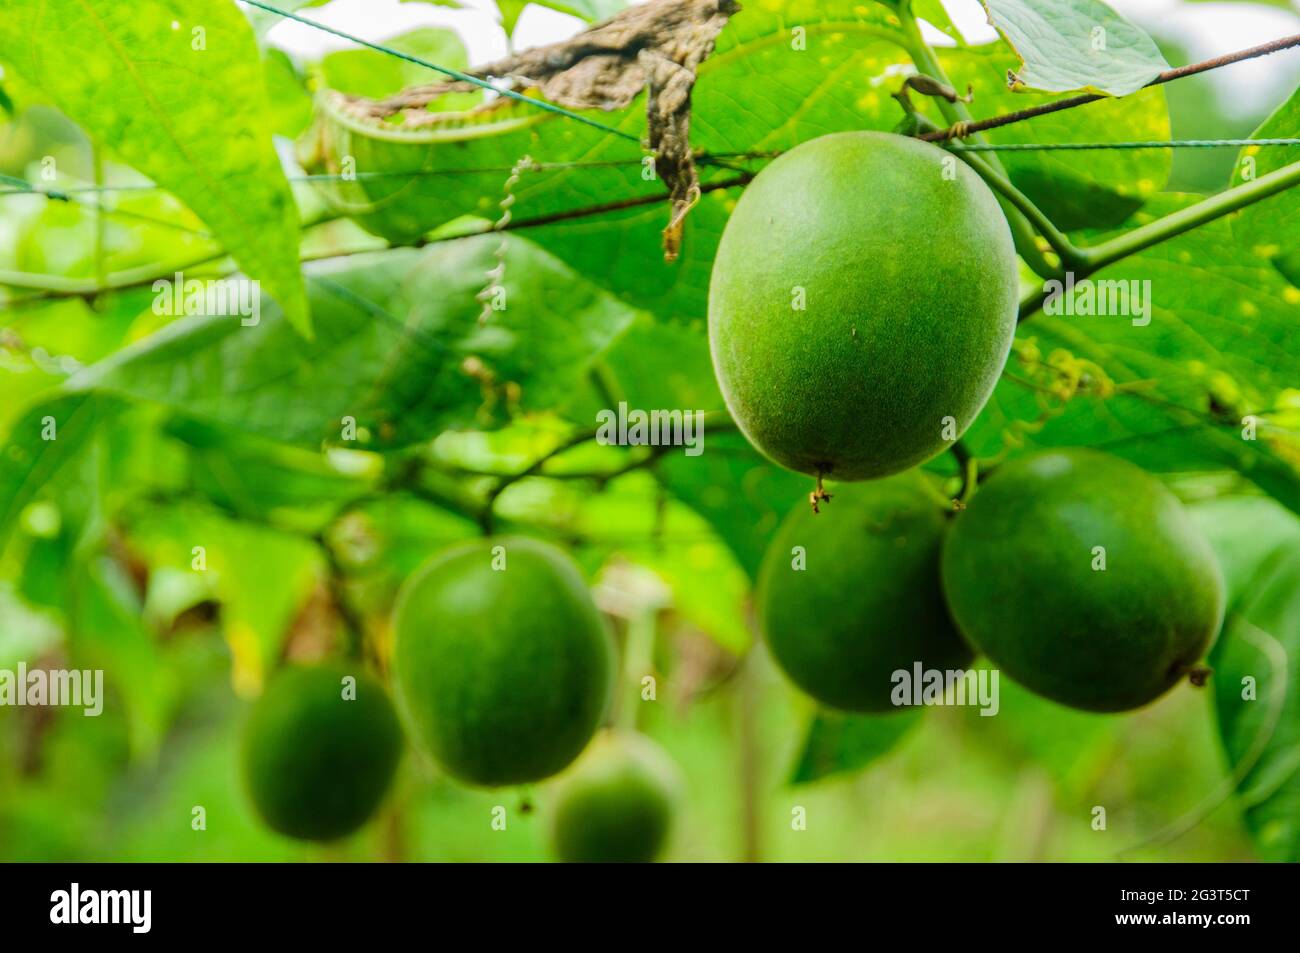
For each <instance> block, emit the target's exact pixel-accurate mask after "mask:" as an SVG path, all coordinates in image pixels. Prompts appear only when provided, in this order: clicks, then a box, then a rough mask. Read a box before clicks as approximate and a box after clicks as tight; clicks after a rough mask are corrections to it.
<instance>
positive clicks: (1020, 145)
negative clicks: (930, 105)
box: [946, 139, 1300, 152]
mask: <svg viewBox="0 0 1300 953" xmlns="http://www.w3.org/2000/svg"><path fill="white" fill-rule="evenodd" d="M1230 146H1235V147H1243V146H1300V139H1174V140H1169V141H1158V140H1148V141H1138V142H1002V143H969V144H966V143H962V144H960V145H949V146H947V147H946V148H948V149H951V150H952V151H953V152H1061V151H1064V152H1069V151H1072V150H1079V149H1219V148H1224V147H1230Z"/></svg>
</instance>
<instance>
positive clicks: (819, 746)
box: [790, 709, 921, 784]
mask: <svg viewBox="0 0 1300 953" xmlns="http://www.w3.org/2000/svg"><path fill="white" fill-rule="evenodd" d="M920 720H921V711H920V709H905V710H903V711H900V712H897V713H891V714H888V715H842V714H835V713H832V712H819V713H818V714H817V715H816V716H815V717H814V718H813V720H812V723H811V724H810V725H809V726H808V733H807V734H806V735H805V736H804V741H803V748H802V750H801V751H800V752H799V757H798V758H797V759H796V761H795V765H794V770H793V771H792V772H791V774H790V783H791V784H808V783H809V782H812V781H820V780H821V779H822V778H826V777H830V776H831V775H835V774H846V773H849V772H853V771H860V770H862V769H863V768H865V767H866V766H867V765H869V764H870V763H871V762H873V761H875V760H876V759H877V758H880V757H881V756H883V755H885V754H887V753H888V752H889V751H890V750H892V749H893V747H894V746H895V745H896V744H898V742H899V741H900V740H901V739H902V738H903V736H904V735H906V734H907V732H908V731H909V730H910V729H911V728H912V727H913V726H914V725H916V724H917V723H918V722H919V721H920Z"/></svg>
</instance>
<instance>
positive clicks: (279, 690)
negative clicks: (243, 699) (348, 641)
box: [242, 663, 402, 841]
mask: <svg viewBox="0 0 1300 953" xmlns="http://www.w3.org/2000/svg"><path fill="white" fill-rule="evenodd" d="M349 676H350V677H353V678H355V679H356V685H355V694H354V693H353V690H352V688H351V687H350V684H349V685H345V683H344V679H345V678H347V677H349ZM401 755H402V731H401V728H400V726H399V725H398V722H397V714H396V712H395V711H394V710H393V705H392V703H391V702H390V701H389V700H388V695H387V693H386V692H385V691H384V688H383V686H382V685H380V684H379V682H378V681H376V680H375V679H374V678H373V677H371V676H370V675H368V674H366V673H365V672H364V671H361V670H360V669H358V668H346V667H344V666H342V665H338V664H334V663H331V664H327V665H320V666H314V667H311V668H290V669H286V670H284V671H282V672H280V673H279V674H278V675H276V676H275V678H274V679H273V680H272V681H271V682H270V684H269V685H267V687H266V691H265V692H264V693H263V694H262V697H261V698H260V699H258V701H257V703H256V704H255V705H254V706H253V710H252V713H251V715H250V716H249V719H248V723H247V725H245V728H244V737H243V752H242V756H243V772H244V781H245V784H246V786H247V788H248V792H249V794H250V796H251V797H252V800H253V805H254V806H255V807H256V808H257V812H258V813H259V814H260V815H261V816H262V818H263V820H265V821H266V823H267V825H268V826H270V827H271V828H273V829H275V830H277V831H279V832H280V833H281V834H287V835H288V836H290V837H297V838H300V839H303V840H319V841H327V840H334V839H335V838H338V837H343V836H344V835H346V834H350V833H352V832H353V831H355V830H356V829H357V828H359V827H361V825H362V824H364V823H365V822H366V821H367V820H368V819H369V818H370V816H371V815H372V814H374V812H375V810H376V809H377V808H378V807H379V805H380V803H381V802H382V801H383V799H384V795H385V794H386V793H387V792H388V788H389V786H390V785H391V783H392V780H393V775H394V774H395V773H396V771H397V764H398V762H399V761H400V760H401Z"/></svg>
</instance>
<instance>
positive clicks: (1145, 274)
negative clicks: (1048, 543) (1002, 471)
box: [965, 196, 1300, 512]
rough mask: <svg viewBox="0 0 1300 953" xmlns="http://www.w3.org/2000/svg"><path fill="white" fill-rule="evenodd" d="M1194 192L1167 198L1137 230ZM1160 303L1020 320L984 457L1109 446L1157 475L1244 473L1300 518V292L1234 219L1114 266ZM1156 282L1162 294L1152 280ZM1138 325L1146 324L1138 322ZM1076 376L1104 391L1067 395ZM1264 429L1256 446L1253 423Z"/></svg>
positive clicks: (989, 416) (974, 437)
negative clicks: (1250, 419)
mask: <svg viewBox="0 0 1300 953" xmlns="http://www.w3.org/2000/svg"><path fill="white" fill-rule="evenodd" d="M1193 200H1194V197H1191V196H1187V197H1181V198H1179V197H1176V196H1161V197H1160V199H1159V201H1153V202H1152V203H1151V207H1150V209H1149V210H1144V211H1143V212H1142V213H1141V214H1140V215H1139V216H1138V217H1137V218H1136V219H1135V222H1134V224H1141V223H1142V222H1145V221H1148V220H1150V219H1151V218H1153V217H1154V216H1156V215H1158V214H1161V213H1165V212H1168V211H1170V210H1172V209H1175V208H1180V207H1184V206H1186V205H1187V204H1189V203H1190V202H1191V201H1193ZM1093 280H1094V281H1121V282H1125V283H1130V282H1136V283H1137V284H1136V285H1134V284H1126V285H1125V287H1126V288H1129V289H1132V288H1137V289H1138V290H1139V291H1141V292H1142V294H1143V300H1145V301H1147V302H1149V304H1150V322H1149V323H1147V324H1141V322H1142V321H1144V320H1145V318H1144V317H1142V316H1141V315H1140V314H1138V313H1137V311H1136V309H1131V310H1132V311H1133V313H1132V314H1117V315H1100V316H1099V315H1092V316H1088V315H1077V314H1076V315H1067V314H1059V315H1055V316H1054V315H1049V314H1038V315H1035V316H1034V317H1033V318H1032V319H1031V320H1029V321H1027V322H1024V323H1022V324H1021V325H1020V327H1019V329H1018V330H1017V333H1016V339H1017V342H1018V343H1017V345H1016V348H1015V349H1014V350H1013V353H1012V356H1011V358H1010V361H1009V362H1008V365H1007V369H1006V371H1005V372H1004V374H1003V377H1002V380H1001V381H1000V382H999V384H998V387H997V388H996V390H995V391H994V396H993V399H992V400H991V401H990V402H989V404H988V405H987V406H986V407H985V408H984V410H983V411H982V412H981V414H980V416H979V418H978V419H977V420H976V423H975V425H974V426H973V427H972V428H971V430H970V431H969V432H968V434H967V436H966V438H965V439H966V441H967V443H968V444H969V445H970V447H971V449H972V452H974V453H975V454H976V455H977V456H996V455H997V454H999V453H1000V452H1002V451H1003V450H1005V449H1006V448H1007V447H1008V446H1011V447H1019V446H1021V445H1023V444H1026V443H1028V444H1029V445H1031V446H1079V445H1083V446H1096V447H1099V448H1101V449H1106V450H1109V451H1110V452H1112V453H1116V454H1119V455H1121V456H1124V457H1126V458H1128V459H1130V460H1133V461H1134V462H1135V463H1137V464H1139V465H1140V466H1143V467H1145V468H1147V469H1150V470H1156V471H1176V470H1189V469H1223V468H1230V469H1233V470H1236V471H1238V472H1239V473H1241V474H1242V475H1243V476H1245V477H1246V478H1247V479H1249V480H1252V481H1254V482H1255V483H1256V484H1258V485H1259V486H1260V487H1261V488H1262V489H1264V490H1265V491H1266V492H1268V493H1269V494H1270V495H1272V496H1274V497H1276V498H1277V499H1278V500H1279V501H1280V502H1282V503H1283V504H1284V505H1286V506H1287V507H1288V508H1291V509H1293V510H1296V511H1297V512H1300V473H1298V472H1297V467H1296V463H1295V461H1296V460H1300V447H1297V441H1296V438H1295V436H1294V425H1293V424H1291V423H1289V421H1290V415H1292V414H1293V412H1290V411H1288V409H1287V408H1288V406H1289V405H1290V404H1291V403H1292V402H1293V398H1292V397H1291V394H1292V389H1293V388H1294V387H1295V382H1296V381H1297V380H1300V351H1297V349H1296V348H1295V347H1294V346H1291V345H1290V343H1289V342H1291V341H1292V340H1293V339H1294V335H1295V330H1294V322H1295V306H1296V304H1297V302H1298V301H1300V295H1298V294H1297V291H1296V289H1295V288H1293V287H1291V286H1290V285H1289V284H1288V283H1287V282H1286V281H1285V280H1284V279H1283V278H1282V277H1281V276H1280V275H1279V274H1277V272H1276V271H1275V270H1274V269H1273V268H1272V267H1271V266H1270V265H1269V263H1268V262H1267V261H1265V260H1261V259H1259V258H1252V257H1251V256H1249V255H1246V254H1243V250H1242V249H1241V247H1240V245H1239V244H1238V243H1237V242H1236V241H1235V240H1234V237H1233V234H1232V229H1231V227H1230V225H1229V224H1228V223H1227V222H1226V221H1222V220H1221V221H1216V222H1211V223H1209V224H1206V225H1203V226H1201V227H1199V228H1197V229H1195V230H1194V231H1191V232H1188V233H1186V234H1184V235H1181V236H1179V237H1177V238H1175V239H1172V240H1170V241H1167V242H1164V243H1162V244H1160V245H1156V246H1154V247H1153V248H1150V249H1148V250H1147V251H1145V252H1143V253H1141V254H1140V255H1135V256H1133V257H1131V258H1128V259H1126V260H1124V261H1122V262H1119V263H1117V264H1115V265H1112V266H1110V267H1108V268H1106V269H1104V270H1103V271H1101V272H1099V273H1098V274H1097V275H1095V276H1093ZM1144 282H1149V285H1144V284H1143V283H1144ZM1135 321H1137V322H1139V323H1138V324H1135V323H1134V322H1135ZM1077 375H1086V377H1087V379H1088V380H1089V381H1091V383H1090V384H1089V385H1088V386H1087V388H1086V389H1085V390H1084V391H1083V392H1081V393H1073V394H1072V396H1068V399H1063V398H1062V396H1061V394H1060V393H1053V391H1054V390H1059V388H1061V387H1062V386H1065V389H1066V394H1067V395H1069V394H1070V393H1071V391H1072V384H1071V382H1072V381H1073V380H1075V379H1076V376H1077ZM1247 416H1255V417H1257V419H1258V421H1259V426H1258V438H1257V439H1244V433H1243V430H1244V428H1245V426H1246V424H1245V418H1246V417H1247Z"/></svg>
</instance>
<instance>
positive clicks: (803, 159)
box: [709, 132, 1224, 711]
mask: <svg viewBox="0 0 1300 953" xmlns="http://www.w3.org/2000/svg"><path fill="white" fill-rule="evenodd" d="M1017 273H1018V272H1017V263H1016V256H1015V250H1014V248H1013V243H1012V240H1011V235H1010V231H1009V229H1008V226H1007V224H1006V219H1005V218H1004V217H1003V214H1002V211H1001V210H1000V208H999V207H998V204H997V200H996V199H995V198H994V196H993V194H992V192H990V191H989V189H988V187H987V186H985V185H984V183H983V182H982V181H981V180H980V179H979V177H978V176H977V175H976V174H975V173H974V172H972V171H971V170H970V169H969V168H968V167H966V166H965V165H963V164H962V163H960V162H958V161H956V159H955V158H954V157H953V156H952V155H951V154H949V153H947V152H945V151H944V150H941V149H939V148H937V147H935V146H932V145H929V144H927V143H924V142H919V141H917V140H914V139H909V138H904V137H901V136H896V135H888V134H883V133H874V132H850V133H838V134H834V135H829V136H824V137H822V138H820V139H815V140H813V141H811V142H808V143H805V144H803V145H801V146H799V147H797V148H795V149H793V150H791V151H790V152H788V153H786V154H785V155H784V156H782V157H781V158H779V159H777V160H776V161H774V162H773V163H772V164H771V165H769V166H768V167H767V168H766V169H764V170H763V172H762V173H761V174H760V175H759V176H758V177H757V178H756V179H755V180H754V182H753V183H752V184H751V185H750V186H749V187H748V188H747V189H746V191H745V194H744V195H743V196H742V198H741V200H740V202H739V203H738V204H737V207H736V209H735V211H734V213H733V214H732V216H731V219H730V220H729V221H728V223H727V228H726V231H725V233H724V235H723V238H722V243H721V245H720V247H719V249H718V255H717V258H716V260H715V262H714V270H713V281H712V284H711V287H710V294H709V335H710V343H711V347H712V351H713V359H714V367H715V369H716V371H717V374H718V380H719V383H720V384H721V386H722V390H723V394H724V397H725V398H726V401H727V406H728V407H729V408H730V410H731V412H732V416H733V417H734V418H735V420H736V423H737V424H738V426H739V427H740V428H741V430H742V431H743V432H744V433H745V435H746V436H747V437H748V438H749V440H750V442H751V443H753V444H754V445H755V446H756V447H757V448H758V449H759V450H761V451H762V452H763V453H765V454H766V455H767V456H768V457H770V458H771V459H772V460H774V461H776V462H778V463H781V464H783V465H785V466H787V467H789V468H791V469H794V470H798V471H801V472H804V473H808V474H810V475H812V476H815V477H816V478H817V481H818V490H817V491H816V492H815V493H814V504H816V503H819V502H821V500H822V499H825V498H827V496H828V495H827V494H826V493H825V492H824V490H823V489H822V487H821V481H822V479H823V478H830V479H837V480H848V481H859V480H873V479H876V478H881V477H888V479H882V480H879V482H875V483H869V484H866V485H863V486H841V487H840V488H839V489H837V490H836V492H835V494H834V495H835V497H836V501H837V502H835V503H834V504H833V505H834V508H835V511H834V515H833V516H829V517H828V516H827V515H821V516H818V515H817V514H816V509H817V507H816V506H814V509H813V510H812V511H809V510H808V509H806V508H805V509H803V510H801V511H796V512H795V513H794V514H792V515H791V517H790V518H789V519H788V521H787V522H786V524H785V525H784V526H783V527H782V528H781V530H780V533H779V535H778V537H777V539H776V540H775V541H774V543H773V545H772V547H771V549H770V551H769V553H768V556H767V561H766V564H765V566H764V568H763V572H762V577H761V582H760V594H759V599H760V609H761V613H760V615H761V618H762V622H763V627H764V631H765V634H766V637H767V640H768V643H769V645H770V647H771V649H772V653H773V655H774V656H775V657H776V660H777V661H778V663H779V664H780V665H781V667H782V668H783V669H784V670H785V671H786V673H787V674H788V675H789V676H790V678H791V679H792V680H793V681H794V682H796V683H797V684H798V685H800V686H801V687H802V688H803V689H805V690H806V691H807V692H808V693H809V694H811V695H812V696H813V697H815V698H816V699H818V700H819V701H821V702H822V703H824V704H826V705H829V706H832V707H836V708H842V709H847V710H853V711H887V710H890V708H891V707H892V706H893V699H892V698H891V689H892V688H893V687H894V685H895V682H894V680H893V675H894V673H895V672H898V671H900V670H901V671H911V670H912V669H913V667H914V665H917V664H920V665H921V666H922V667H923V668H925V669H938V670H953V669H961V668H963V667H965V666H967V665H969V664H970V663H971V661H972V660H973V654H974V653H973V652H972V649H974V650H976V651H979V652H981V653H982V654H983V655H985V656H987V658H988V659H989V660H990V661H991V662H992V663H993V664H994V665H996V666H998V667H999V669H1000V670H1002V671H1005V672H1006V674H1007V675H1008V676H1010V677H1012V678H1014V679H1016V680H1017V681H1019V682H1020V683H1022V684H1023V685H1025V686H1026V687H1027V688H1029V689H1031V690H1033V691H1036V692H1038V693H1039V694H1042V695H1044V696H1046V697H1048V698H1051V699H1054V700H1055V701H1058V702H1061V703H1063V704H1066V705H1071V706H1074V707H1077V708H1081V709H1085V710H1090V711H1122V710H1127V709H1131V708H1136V707H1138V706H1141V705H1144V704H1146V703H1148V702H1150V701H1151V700H1153V699H1154V698H1156V697H1158V696H1159V695H1161V694H1163V693H1164V692H1165V691H1166V690H1168V689H1169V688H1170V687H1171V686H1172V685H1174V684H1175V683H1176V682H1177V681H1178V680H1179V679H1181V678H1183V677H1184V676H1186V675H1188V674H1189V673H1192V672H1193V671H1194V670H1195V668H1196V666H1197V663H1198V662H1199V660H1200V659H1201V657H1202V656H1203V655H1204V653H1205V651H1206V650H1207V649H1208V648H1209V645H1210V643H1211V642H1212V640H1213V639H1214V636H1215V635H1216V633H1217V632H1218V628H1219V625H1220V623H1221V620H1222V614H1223V602H1224V594H1223V581H1222V577H1221V574H1220V571H1219V567H1218V565H1217V563H1216V561H1215V558H1214V555H1213V553H1212V551H1211V550H1210V547H1209V544H1208V543H1207V542H1206V540H1205V539H1204V538H1203V537H1202V536H1201V535H1200V533H1199V531H1198V530H1197V529H1196V528H1195V526H1194V525H1193V524H1192V523H1191V521H1190V518H1189V517H1188V515H1187V514H1186V513H1185V512H1184V510H1183V507H1182V505H1181V504H1180V503H1179V502H1178V500H1177V499H1176V498H1175V497H1174V496H1173V495H1172V494H1171V493H1170V492H1169V491H1168V490H1167V489H1166V488H1165V487H1164V485H1163V484H1161V483H1160V482H1159V481H1157V480H1156V479H1154V478H1153V477H1151V476H1150V475H1148V474H1147V473H1145V472H1144V471H1143V470H1141V469H1139V468H1138V467H1136V466H1133V465H1132V464H1129V463H1126V462H1124V461H1122V460H1119V459H1116V458H1114V457H1111V456H1108V455H1105V454H1102V453H1098V452H1094V451H1088V450H1081V449H1071V450H1058V451H1049V452H1043V453H1039V454H1036V455H1028V456H1025V457H1020V458H1016V459H1013V460H1012V461H1011V462H1009V463H1006V464H1004V465H1002V466H1001V467H999V468H997V469H996V470H995V471H993V472H992V474H991V475H990V476H989V477H988V478H987V479H986V480H984V481H982V482H981V483H980V485H979V487H978V490H977V491H976V492H975V494H974V496H973V497H972V498H971V501H970V503H969V506H967V507H966V508H964V509H959V510H957V511H955V512H954V509H953V507H952V506H951V504H947V505H945V501H943V499H942V497H940V496H939V493H938V491H937V489H935V488H933V487H931V486H928V485H927V477H926V476H925V475H924V474H922V473H920V472H919V471H916V470H912V469H911V468H913V467H915V466H916V465H917V464H919V463H922V462H924V461H926V460H928V459H930V458H931V457H933V456H934V455H935V454H937V453H939V452H940V451H942V450H945V449H947V448H948V447H950V446H951V445H952V442H953V441H955V440H956V439H957V438H958V437H960V435H961V434H962V433H963V432H964V431H965V430H966V429H967V427H968V426H969V425H970V424H971V422H972V421H973V420H974V419H975V416H976V415H977V414H978V413H979V412H980V410H981V409H982V408H983V406H984V404H985V403H986V401H987V400H988V398H989V395H990V393H991V392H992V389H993V387H994V385H995V383H996V382H997V379H998V377H999V375H1000V374H1001V372H1002V368H1003V366H1004V364H1005V363H1006V359H1007V354H1008V351H1009V348H1010V344H1011V339H1012V336H1013V334H1014V332H1015V325H1016V310H1017V284H1018V282H1017ZM904 471H907V472H904ZM954 622H955V623H956V624H955V626H954V624H953V623H954Z"/></svg>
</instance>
